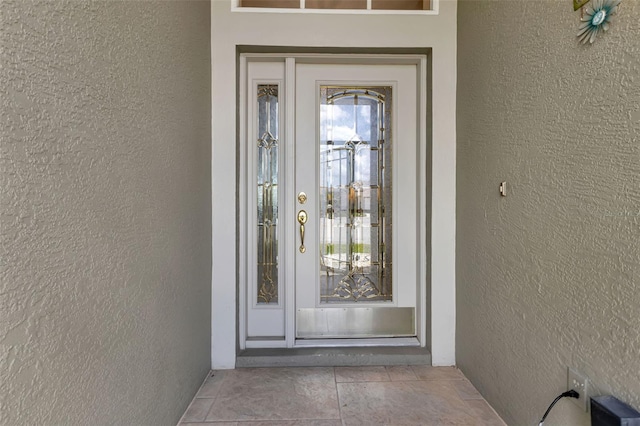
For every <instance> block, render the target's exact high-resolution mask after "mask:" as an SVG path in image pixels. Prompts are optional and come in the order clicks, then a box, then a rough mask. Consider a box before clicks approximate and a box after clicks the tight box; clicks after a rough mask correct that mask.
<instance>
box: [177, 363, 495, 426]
mask: <svg viewBox="0 0 640 426" xmlns="http://www.w3.org/2000/svg"><path fill="white" fill-rule="evenodd" d="M205 424H207V425H209V426H231V425H233V426H258V425H261V426H262V425H265V426H266V425H269V426H276V425H285V426H294V425H295V426H338V425H345V426H346V425H367V426H369V425H501V426H504V425H505V423H504V422H503V421H502V420H501V419H500V417H498V415H497V414H496V413H495V412H494V411H493V409H492V408H491V407H490V406H489V404H487V403H486V401H485V400H484V399H483V398H482V396H481V395H480V394H479V393H478V391H477V390H476V389H475V388H474V387H473V385H472V384H471V382H469V381H468V380H467V379H466V378H465V377H464V375H463V374H462V373H461V372H460V370H458V369H457V368H454V367H431V366H393V367H308V368H306V367H305V368H302V367H298V368H241V369H236V370H223V371H212V372H211V373H210V374H209V377H208V378H207V380H206V381H205V383H204V384H203V385H202V387H201V388H200V390H199V391H198V394H197V395H196V397H195V398H194V399H193V401H192V402H191V405H190V406H189V408H188V409H187V411H186V412H185V413H184V415H183V416H182V419H181V421H180V425H184V426H195V425H205Z"/></svg>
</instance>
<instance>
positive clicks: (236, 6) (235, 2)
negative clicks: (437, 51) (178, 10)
mask: <svg viewBox="0 0 640 426" xmlns="http://www.w3.org/2000/svg"><path fill="white" fill-rule="evenodd" d="M371 1H372V0H367V8H366V9H306V8H305V7H304V6H305V0H300V7H299V8H296V9H289V8H280V7H277V8H276V7H240V0H231V12H241V13H311V14H330V15H336V14H342V15H439V14H440V13H439V10H440V0H431V2H432V3H433V8H432V9H431V10H381V9H371Z"/></svg>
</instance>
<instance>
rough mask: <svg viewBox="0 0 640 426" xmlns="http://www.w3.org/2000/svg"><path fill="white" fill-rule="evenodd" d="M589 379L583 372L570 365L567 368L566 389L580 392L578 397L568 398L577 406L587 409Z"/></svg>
mask: <svg viewBox="0 0 640 426" xmlns="http://www.w3.org/2000/svg"><path fill="white" fill-rule="evenodd" d="M588 385H589V379H587V376H585V375H584V374H582V373H580V372H578V371H576V370H574V369H573V368H571V367H568V368H567V390H571V389H573V390H575V391H576V392H578V393H579V394H580V398H569V399H570V400H571V401H573V403H574V404H576V405H577V406H578V407H580V408H582V409H583V410H584V411H587V410H588V408H589V389H588Z"/></svg>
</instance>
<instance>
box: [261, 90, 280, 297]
mask: <svg viewBox="0 0 640 426" xmlns="http://www.w3.org/2000/svg"><path fill="white" fill-rule="evenodd" d="M257 130H258V133H257V146H256V149H257V151H258V152H257V155H258V164H257V182H256V184H257V207H258V208H257V215H258V218H257V219H258V220H257V222H258V229H257V237H258V238H257V239H258V245H257V251H258V265H257V267H258V271H257V272H258V274H257V277H258V285H257V289H258V294H257V303H258V304H270V303H273V304H277V303H278V233H277V225H278V86H277V85H271V84H260V85H258V126H257Z"/></svg>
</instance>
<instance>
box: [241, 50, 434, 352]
mask: <svg viewBox="0 0 640 426" xmlns="http://www.w3.org/2000/svg"><path fill="white" fill-rule="evenodd" d="M265 60H267V61H284V63H285V86H284V89H285V90H284V99H283V100H284V102H283V103H284V108H283V110H284V111H283V114H284V117H285V120H286V121H287V122H290V123H291V122H294V121H293V120H294V118H295V111H293V109H292V108H288V105H293V102H294V99H295V65H296V63H339V64H354V63H359V64H415V65H417V67H418V75H419V76H420V78H419V81H418V90H419V95H418V98H419V105H418V111H419V116H418V118H419V120H418V147H417V151H418V159H417V160H416V161H418V162H419V164H418V166H419V182H418V194H419V199H418V200H417V206H418V209H419V211H418V218H419V223H418V224H417V229H418V232H419V244H420V247H421V250H420V253H419V261H418V265H417V268H418V271H417V275H418V280H419V285H418V296H417V297H418V299H419V302H418V306H417V310H416V315H417V317H418V328H417V331H418V338H419V341H420V344H421V345H422V346H429V345H430V342H428V340H427V337H428V335H430V333H427V329H428V328H429V327H432V323H433V320H432V319H429V318H427V312H428V311H433V310H432V309H428V308H427V306H426V303H427V281H428V277H427V256H428V255H427V253H428V247H427V235H426V233H427V229H428V224H427V218H428V213H429V212H427V196H428V194H430V193H431V192H430V191H429V188H427V173H430V172H431V171H430V170H427V153H428V150H429V146H428V145H427V143H428V138H427V136H428V135H427V117H426V111H427V58H426V56H425V55H414V54H412V55H390V54H383V55H369V54H366V55H332V54H295V55H286V54H254V53H245V54H241V55H240V60H239V66H240V70H239V77H240V84H239V93H238V99H239V103H240V105H239V109H238V111H239V117H238V118H239V124H240V126H239V140H240V141H241V142H240V146H239V152H238V155H239V160H240V161H238V165H239V179H238V185H239V188H238V193H239V202H238V208H239V212H238V219H237V220H238V221H239V227H238V228H239V235H238V236H239V239H238V244H239V250H238V253H239V259H238V266H239V271H238V285H239V291H238V295H239V303H238V311H239V316H238V343H239V347H240V349H245V348H249V347H256V346H261V347H295V346H302V345H300V344H297V343H296V341H295V332H294V331H295V315H290V314H288V313H285V339H284V340H275V339H272V340H268V341H255V340H254V341H247V334H246V331H247V302H246V301H247V297H249V294H247V285H246V283H247V278H248V277H247V267H248V265H247V258H248V257H247V256H248V244H247V241H248V239H247V238H248V234H247V232H249V229H248V227H247V225H248V221H247V218H248V217H249V216H248V215H249V214H251V212H249V211H248V209H249V208H248V203H247V199H246V196H245V194H246V192H245V189H246V188H247V187H248V186H247V185H248V182H247V164H248V161H247V159H248V153H247V144H246V143H244V142H243V141H246V140H247V133H246V129H247V102H248V91H247V84H248V82H247V65H248V62H251V61H265ZM281 135H282V138H283V140H284V141H285V143H284V144H283V147H284V146H286V145H289V143H288V142H286V141H291V140H293V138H294V130H293V126H285V127H284V133H281ZM283 151H284V152H283V156H281V158H286V159H287V161H285V165H286V166H287V167H289V168H291V169H293V167H294V166H293V164H294V161H289V160H291V159H292V158H291V157H292V156H293V155H294V153H293V152H291V151H292V150H287V149H286V148H284V149H283ZM285 172H286V173H287V175H289V176H293V170H289V169H287V170H286V171H285ZM283 192H284V193H288V192H290V191H287V190H285V191H283ZM282 201H283V203H284V205H283V207H282V210H281V212H282V216H283V219H284V220H286V218H291V217H293V215H294V214H295V212H294V207H295V204H294V203H293V202H290V200H288V199H287V198H286V197H285V198H284V199H283V200H282ZM295 241H296V236H295V232H294V230H293V229H288V228H287V229H285V231H284V241H282V244H283V245H284V247H285V249H286V250H287V251H288V252H287V255H292V254H294V253H295V248H296V245H295ZM293 271H294V270H293V268H284V269H283V272H284V274H283V279H284V285H283V286H282V287H281V288H283V289H284V293H285V294H284V301H285V305H286V306H294V303H295V293H294V276H295V273H294V272H293ZM429 303H433V302H432V300H431V298H429ZM287 311H289V312H292V310H285V312H287ZM383 344H384V343H383ZM412 345H415V343H412Z"/></svg>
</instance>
